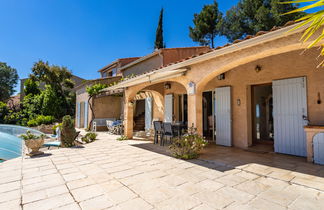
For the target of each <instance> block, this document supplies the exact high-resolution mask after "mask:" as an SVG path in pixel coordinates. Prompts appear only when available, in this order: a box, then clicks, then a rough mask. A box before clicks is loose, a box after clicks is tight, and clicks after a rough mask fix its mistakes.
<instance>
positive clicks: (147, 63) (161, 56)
mask: <svg viewBox="0 0 324 210" xmlns="http://www.w3.org/2000/svg"><path fill="white" fill-rule="evenodd" d="M208 50H209V47H186V48H166V49H160V50H156V51H154V52H153V53H151V54H149V55H147V56H144V57H141V58H138V57H134V58H121V59H118V60H116V61H114V62H112V63H110V64H108V65H107V66H105V67H103V68H102V69H100V70H99V71H98V72H100V75H101V78H99V79H96V80H88V81H87V82H84V83H82V84H81V85H79V86H77V87H76V88H75V89H76V106H77V107H76V110H77V111H76V127H77V128H87V127H88V123H89V122H90V121H91V119H92V116H91V110H90V106H89V104H88V99H89V95H88V94H87V92H86V87H87V86H91V85H92V84H95V83H102V84H111V83H114V82H118V81H119V80H120V79H121V78H122V77H125V78H129V77H133V76H137V75H140V74H144V73H147V72H151V71H154V70H155V69H157V68H160V67H161V66H166V65H169V64H170V63H173V62H177V61H180V60H182V59H185V58H187V57H189V56H193V55H199V54H200V53H204V52H207V51H208ZM90 103H91V104H93V109H94V113H95V119H94V122H96V126H97V130H105V129H107V127H106V120H109V119H115V120H116V119H124V117H123V114H124V89H123V88H117V89H114V90H110V91H104V92H102V94H100V95H97V96H95V97H94V99H92V100H91V102H90ZM147 103H148V99H147V100H146V106H147ZM144 112H145V102H144V100H138V104H137V114H135V117H136V118H137V119H138V121H137V123H136V128H137V129H138V130H139V131H141V130H144V127H145V126H146V130H149V129H151V124H152V119H151V118H147V119H146V120H145V121H146V122H145V124H142V123H143V121H144V119H142V117H144ZM146 112H151V111H149V110H148V109H146ZM146 116H148V114H146Z"/></svg>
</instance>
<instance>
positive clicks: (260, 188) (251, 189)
mask: <svg viewBox="0 0 324 210" xmlns="http://www.w3.org/2000/svg"><path fill="white" fill-rule="evenodd" d="M234 188H235V189H238V190H241V191H244V192H247V193H249V194H251V195H258V194H260V193H261V192H264V191H266V190H268V189H270V188H271V186H270V185H265V184H263V183H261V182H255V181H248V182H243V183H242V184H239V185H236V186H234Z"/></svg>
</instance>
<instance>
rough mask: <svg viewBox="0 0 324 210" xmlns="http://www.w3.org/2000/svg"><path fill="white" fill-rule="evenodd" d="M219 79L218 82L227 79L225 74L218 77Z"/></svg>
mask: <svg viewBox="0 0 324 210" xmlns="http://www.w3.org/2000/svg"><path fill="white" fill-rule="evenodd" d="M217 79H218V80H224V79H225V73H223V74H220V75H218V76H217Z"/></svg>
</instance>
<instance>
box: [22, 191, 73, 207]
mask: <svg viewBox="0 0 324 210" xmlns="http://www.w3.org/2000/svg"><path fill="white" fill-rule="evenodd" d="M73 202H74V200H73V198H72V196H71V195H70V194H69V193H66V194H62V195H58V196H54V197H51V198H47V199H43V200H39V201H35V202H32V203H28V204H25V205H24V206H23V209H24V210H29V209H30V210H35V209H42V210H46V209H53V208H57V207H61V206H65V205H67V204H71V203H73Z"/></svg>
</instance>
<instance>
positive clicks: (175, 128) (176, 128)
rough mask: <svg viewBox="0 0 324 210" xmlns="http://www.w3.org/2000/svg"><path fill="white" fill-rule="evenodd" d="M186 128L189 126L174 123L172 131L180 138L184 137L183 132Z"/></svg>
mask: <svg viewBox="0 0 324 210" xmlns="http://www.w3.org/2000/svg"><path fill="white" fill-rule="evenodd" d="M186 128H187V126H186V125H185V124H183V123H172V130H173V131H174V133H176V134H177V136H178V137H179V136H182V130H183V129H186Z"/></svg>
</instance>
